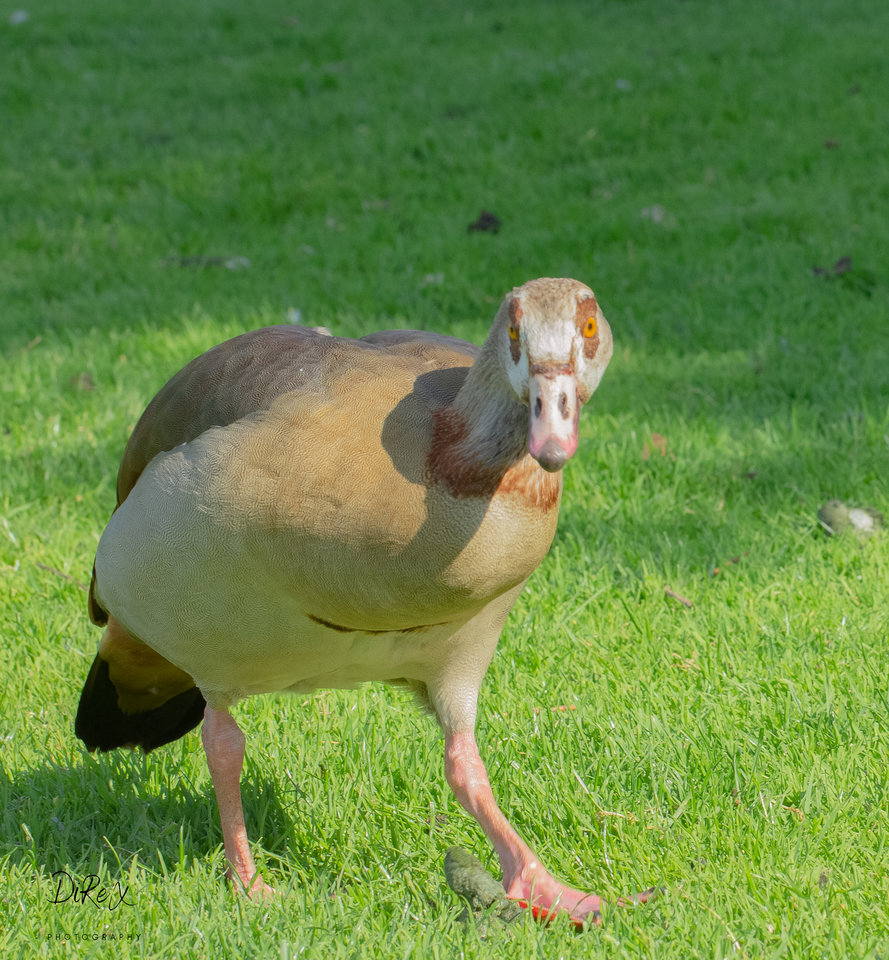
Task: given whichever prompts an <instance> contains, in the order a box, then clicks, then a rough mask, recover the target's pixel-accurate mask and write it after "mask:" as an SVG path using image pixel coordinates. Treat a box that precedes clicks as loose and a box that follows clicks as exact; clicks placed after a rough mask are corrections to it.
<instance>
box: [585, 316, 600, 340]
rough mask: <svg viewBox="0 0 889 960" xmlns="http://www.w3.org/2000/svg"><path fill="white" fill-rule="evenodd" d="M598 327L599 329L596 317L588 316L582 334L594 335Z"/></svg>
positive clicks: (586, 335)
mask: <svg viewBox="0 0 889 960" xmlns="http://www.w3.org/2000/svg"><path fill="white" fill-rule="evenodd" d="M598 329H599V324H598V323H596V318H595V317H590V318H589V319H588V320H587V322H586V323H585V324H584V328H583V335H584V336H585V337H587V338H589V337H594V336H595V335H596V331H597V330H598Z"/></svg>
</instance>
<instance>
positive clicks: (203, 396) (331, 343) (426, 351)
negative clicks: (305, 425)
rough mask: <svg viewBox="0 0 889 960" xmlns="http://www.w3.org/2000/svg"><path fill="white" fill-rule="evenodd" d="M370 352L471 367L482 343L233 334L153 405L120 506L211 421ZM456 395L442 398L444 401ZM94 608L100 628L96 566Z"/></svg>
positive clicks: (385, 334)
mask: <svg viewBox="0 0 889 960" xmlns="http://www.w3.org/2000/svg"><path fill="white" fill-rule="evenodd" d="M368 351H370V352H372V353H374V354H376V355H377V356H378V357H379V363H380V365H383V364H385V363H386V362H387V358H391V359H394V358H396V357H397V358H398V359H399V360H400V362H401V363H405V362H407V363H408V364H409V365H411V366H414V365H415V366H416V368H417V370H418V372H419V371H420V370H429V369H436V368H442V367H456V366H464V367H468V366H470V365H471V364H472V361H473V360H474V359H475V356H476V354H477V352H478V348H477V347H476V346H475V345H474V344H470V343H466V342H465V341H463V340H459V339H457V338H456V337H447V336H443V335H441V334H435V333H427V332H425V331H417V330H386V331H381V332H378V333H373V334H370V335H369V336H367V337H365V338H363V339H362V340H350V339H346V338H340V337H331V336H329V335H327V334H321V333H317V332H316V331H314V330H312V329H310V328H307V327H299V326H278V327H265V328H263V329H260V330H253V331H251V332H249V333H245V334H241V335H240V336H238V337H235V338H234V339H232V340H227V341H225V342H224V343H221V344H219V345H218V346H216V347H213V348H212V349H211V350H208V351H207V352H206V353H203V354H201V355H200V356H199V357H196V358H195V359H194V360H192V361H191V363H189V364H188V365H187V366H185V367H183V368H182V370H180V371H179V372H178V373H177V374H176V375H175V376H174V377H172V378H171V379H170V380H169V381H168V382H167V384H166V385H165V386H164V387H163V388H162V389H161V390H160V392H159V393H158V394H157V396H156V397H155V398H154V399H153V400H152V401H151V403H149V404H148V406H147V407H146V409H145V412H144V413H143V414H142V416H141V418H140V419H139V422H138V423H137V424H136V428H135V429H134V430H133V433H132V436H131V437H130V439H129V442H128V443H127V446H126V449H125V451H124V455H123V460H122V461H121V465H120V470H119V472H118V475H117V506H118V507H119V506H120V505H121V504H122V503H123V501H124V500H126V498H127V496H128V495H129V493H130V491H131V490H132V489H133V487H134V486H135V485H136V482H137V481H138V479H139V477H140V475H141V474H142V471H143V470H144V469H145V467H146V466H147V465H148V464H149V463H150V462H151V460H152V459H154V457H156V456H157V454H159V453H162V452H164V451H166V450H172V449H173V448H174V447H177V446H179V444H181V443H188V442H190V441H191V440H194V439H195V438H196V437H198V436H200V435H201V434H202V433H204V431H205V430H208V429H209V428H210V427H214V426H227V425H228V424H231V423H234V422H235V421H237V420H240V419H242V418H244V417H247V416H250V415H251V414H253V413H258V412H260V411H263V410H266V409H268V407H269V406H270V404H271V403H272V402H273V401H274V400H275V399H276V398H277V397H279V396H281V395H282V394H284V393H287V392H290V391H293V390H299V389H300V388H303V389H305V390H306V391H307V392H308V393H312V392H314V391H316V390H317V389H318V386H319V384H323V383H324V381H325V380H326V378H327V375H328V374H331V375H333V376H336V375H340V374H341V373H342V372H344V371H346V370H348V368H349V367H350V366H355V365H359V364H360V365H362V366H363V365H366V364H367V362H368V360H369V359H370V358H368V357H367V355H366V354H367V352H368ZM432 399H434V398H432ZM450 399H452V397H451V396H442V397H441V403H442V404H445V403H447V402H449V401H450ZM115 509H116V507H115ZM89 614H90V618H91V619H92V621H93V623H96V624H98V625H100V626H103V625H104V624H106V623H107V622H108V613H107V611H105V610H104V609H103V608H102V606H101V604H100V603H99V602H98V599H97V596H96V571H95V566H94V567H93V574H92V580H91V583H90V591H89Z"/></svg>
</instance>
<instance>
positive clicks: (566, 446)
mask: <svg viewBox="0 0 889 960" xmlns="http://www.w3.org/2000/svg"><path fill="white" fill-rule="evenodd" d="M528 389H529V403H530V411H529V412H530V423H529V426H528V450H529V451H530V453H531V456H532V457H534V459H535V460H536V461H537V462H538V463H539V464H540V466H541V467H543V469H544V470H548V471H550V472H551V473H552V472H555V471H556V470H561V469H562V467H563V466H565V464H566V463H567V461H568V460H569V459H570V458H571V457H573V456H574V451H575V450H576V449H577V419H578V413H579V412H580V405H579V404H578V402H577V381H576V380H575V379H574V374H573V373H561V372H559V373H557V372H555V371H552V372H551V371H549V370H546V369H544V370H542V371H541V372H539V373H532V376H531V378H530V380H529V382H528Z"/></svg>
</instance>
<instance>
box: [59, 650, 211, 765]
mask: <svg viewBox="0 0 889 960" xmlns="http://www.w3.org/2000/svg"><path fill="white" fill-rule="evenodd" d="M206 705H207V702H206V700H204V698H203V696H202V695H201V691H200V690H198V688H197V687H192V688H191V689H190V690H186V691H185V692H184V693H180V694H177V695H176V696H175V697H172V698H171V699H169V700H168V701H167V702H166V703H163V704H161V705H160V706H159V707H155V708H154V709H153V710H146V711H144V712H142V713H133V714H127V713H124V712H123V711H122V710H121V709H120V707H119V706H118V705H117V691H116V690H115V689H114V684H112V682H111V678H110V676H109V675H108V663H107V662H106V661H105V660H103V659H102V658H101V657H98V656H97V657H96V659H95V660H94V661H93V665H92V667H91V668H90V672H89V676H88V677H87V678H86V683H85V684H84V685H83V692H82V693H81V694H80V704H79V706H78V707H77V717H76V718H75V720H74V732H75V733H76V734H77V736H78V737H80V739H81V740H83V742H84V743H85V744H86V748H87V750H97V749H98V750H113V749H114V748H115V747H141V748H142V749H143V750H144V751H145V752H146V753H148V751H149V750H154V748H155V747H160V746H162V745H163V744H165V743H170V742H171V741H172V740H178V739H179V737H182V736H184V735H185V734H186V733H188V731H189V730H193V729H194V728H195V727H196V726H197V725H198V724H199V723H200V722H201V720H202V718H203V716H204V707H205V706H206Z"/></svg>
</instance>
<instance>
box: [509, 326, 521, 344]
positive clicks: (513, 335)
mask: <svg viewBox="0 0 889 960" xmlns="http://www.w3.org/2000/svg"><path fill="white" fill-rule="evenodd" d="M507 329H508V331H509V339H510V340H518V339H519V328H518V327H517V326H516V325H515V324H514V323H511V324H510V325H509V327H508V328H507Z"/></svg>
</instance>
